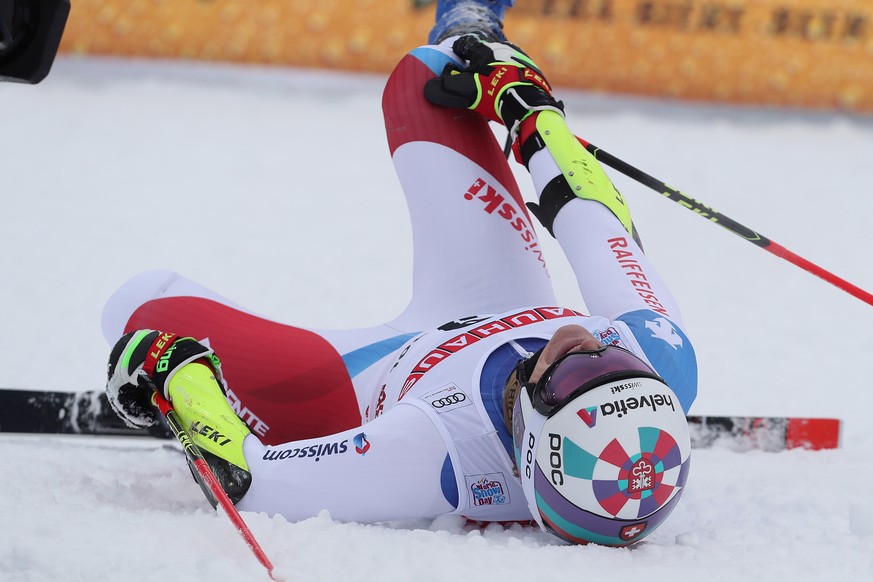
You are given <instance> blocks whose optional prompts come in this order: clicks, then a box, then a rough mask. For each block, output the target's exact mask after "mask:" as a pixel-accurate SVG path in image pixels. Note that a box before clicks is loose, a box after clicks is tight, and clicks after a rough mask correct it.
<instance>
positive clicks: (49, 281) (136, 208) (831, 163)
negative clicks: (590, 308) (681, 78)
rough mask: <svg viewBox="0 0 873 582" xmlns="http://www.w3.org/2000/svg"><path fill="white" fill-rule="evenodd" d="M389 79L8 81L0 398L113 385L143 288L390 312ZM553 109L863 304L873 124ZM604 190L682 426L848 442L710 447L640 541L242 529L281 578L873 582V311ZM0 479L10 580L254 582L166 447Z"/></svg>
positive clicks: (245, 72)
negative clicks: (844, 285)
mask: <svg viewBox="0 0 873 582" xmlns="http://www.w3.org/2000/svg"><path fill="white" fill-rule="evenodd" d="M384 80H385V77H384V76H379V75H373V76H359V75H349V74H337V73H324V72H316V71H303V70H288V69H263V68H255V67H235V66H219V65H208V64H202V63H186V62H174V63H168V62H143V61H126V60H110V59H96V58H71V57H61V58H59V59H58V61H57V62H56V64H55V67H54V69H53V70H52V72H51V74H50V75H49V77H48V79H47V80H46V81H45V82H44V83H43V84H41V85H38V86H35V87H32V86H21V85H12V84H8V83H4V84H2V85H0V111H2V113H3V122H2V137H3V138H2V139H0V172H2V173H0V196H2V201H3V210H2V213H0V249H2V250H0V273H2V278H0V281H2V282H0V329H2V334H0V386H4V387H18V388H31V389H50V390H80V389H92V388H98V387H102V385H103V384H104V382H105V378H104V373H105V372H104V370H105V360H106V356H107V354H108V351H109V346H108V345H107V344H106V341H105V340H104V338H103V337H102V335H101V331H100V313H101V310H102V307H103V303H104V301H105V300H106V299H107V298H108V297H109V296H110V294H111V293H112V292H113V291H114V290H115V289H116V288H117V287H118V286H119V285H121V283H122V282H124V281H125V280H126V279H127V278H129V277H131V276H133V275H135V274H137V273H139V272H141V271H145V270H149V269H155V268H167V269H172V270H175V271H177V272H179V273H181V274H183V275H184V276H186V277H188V278H190V279H192V280H194V281H197V282H199V283H202V284H204V285H205V286H207V287H209V288H211V289H213V290H215V291H217V292H218V293H220V294H222V295H224V296H225V297H229V298H231V299H232V300H234V301H235V302H237V303H238V304H241V305H244V306H246V307H247V308H249V309H250V310H252V311H254V312H257V313H260V314H263V315H265V316H268V317H270V318H273V319H276V320H278V321H282V322H286V323H290V324H297V325H303V326H312V327H320V328H328V327H336V328H343V327H361V326H369V325H374V324H377V323H381V322H383V321H385V320H388V319H390V318H392V317H393V316H395V315H396V314H397V313H398V312H399V311H400V310H401V309H402V308H403V306H404V305H405V303H406V302H407V301H408V299H409V297H410V293H411V281H410V275H411V249H410V240H411V232H410V228H409V225H408V224H407V215H406V209H405V206H404V202H403V196H402V193H401V192H400V189H399V187H398V185H397V183H396V180H395V177H394V174H393V169H392V166H391V163H390V159H389V156H388V150H387V145H386V140H385V137H384V134H383V132H382V117H381V112H380V97H381V89H382V86H383V84H384ZM557 92H558V94H559V96H560V97H561V98H563V100H564V102H565V103H566V106H567V113H568V118H569V120H570V123H571V126H572V127H573V128H574V129H575V130H576V131H577V133H579V134H580V135H581V136H583V137H585V138H586V139H588V140H589V141H591V142H593V143H595V144H597V145H599V146H601V147H602V148H604V149H606V150H607V151H609V152H611V153H613V154H615V155H618V156H619V157H621V158H623V159H625V160H627V161H628V162H630V163H631V164H634V165H636V166H638V167H639V168H641V169H643V170H645V171H647V172H649V173H650V174H653V175H654V176H657V177H658V178H660V179H663V180H665V181H666V182H668V183H669V184H671V185H674V186H675V187H678V188H680V189H682V190H683V191H685V192H687V193H688V194H689V195H690V196H692V197H694V198H697V199H699V200H700V201H702V202H704V203H705V204H708V205H709V206H711V207H713V208H715V209H717V210H719V211H721V212H722V213H724V214H726V215H727V216H730V217H732V218H734V219H736V220H738V221H739V222H741V223H743V224H746V225H747V226H749V227H751V228H753V229H756V230H758V231H759V232H761V233H762V234H764V235H765V236H767V237H769V238H771V239H772V240H774V241H776V242H778V243H780V244H782V245H784V246H785V247H787V248H789V249H791V250H792V251H794V252H796V253H798V254H799V255H801V256H803V257H805V258H807V259H809V260H811V261H812V262H813V263H816V264H818V265H820V266H822V267H824V268H826V269H828V270H830V271H832V272H834V273H836V274H838V275H840V276H842V277H844V278H846V279H848V280H850V281H851V282H853V283H854V284H856V285H858V286H860V287H862V288H864V289H867V290H873V263H871V260H870V249H871V245H873V233H871V229H870V224H871V218H870V212H871V210H873V198H871V195H873V163H871V160H873V121H871V120H870V119H862V118H857V117H848V116H843V115H840V114H831V113H811V112H797V111H776V110H767V109H735V108H728V107H720V106H719V107H717V106H706V105H699V104H688V103H679V102H661V101H647V100H641V99H628V98H617V97H611V96H606V95H595V94H591V93H586V92H579V91H570V90H567V89H562V88H558V89H557ZM610 173H611V175H612V176H613V177H614V178H615V181H616V183H617V184H618V186H619V188H620V189H621V190H622V192H623V193H624V194H625V196H626V198H627V199H628V200H629V202H630V204H631V208H632V210H633V212H634V218H635V222H636V224H637V226H638V227H639V229H640V231H641V233H642V235H643V241H644V244H645V247H646V250H647V253H648V254H649V256H650V257H651V258H652V259H653V261H654V262H655V264H656V266H657V267H658V268H659V270H660V271H661V273H662V274H663V276H664V278H665V279H666V280H667V282H668V283H669V284H670V285H671V287H672V289H673V291H674V293H675V295H676V296H677V298H678V300H679V302H680V304H681V305H682V307H683V316H684V319H685V322H686V324H687V327H688V330H689V335H690V336H691V337H692V338H693V339H694V341H695V345H696V348H697V353H698V355H699V361H700V396H699V398H698V400H697V402H696V404H695V405H694V408H693V410H692V412H693V413H696V414H745V415H794V416H816V417H837V418H840V419H842V420H843V421H844V430H843V434H842V443H841V446H840V448H839V449H838V450H833V451H821V452H811V451H801V450H794V451H788V452H782V453H763V452H747V453H737V452H733V451H730V450H727V449H725V448H716V449H712V450H700V451H697V452H696V453H695V456H694V463H693V469H692V473H691V477H690V479H689V484H688V489H687V492H686V493H685V496H684V498H683V500H682V502H681V503H680V505H679V507H678V508H677V509H676V511H675V512H674V514H673V515H672V516H671V518H670V519H669V520H668V521H667V522H666V524H665V525H664V526H662V527H661V529H659V530H658V531H656V532H655V533H654V534H653V535H651V536H650V537H648V538H647V539H646V540H645V541H644V542H642V543H640V544H638V545H637V546H634V547H632V548H630V549H611V548H604V547H596V546H589V547H569V546H560V545H557V544H555V543H553V542H552V541H550V540H549V539H548V538H547V537H546V536H545V535H544V534H542V533H540V532H538V531H537V530H535V529H532V528H521V527H519V526H513V527H509V528H503V527H501V526H497V525H492V526H489V527H488V528H485V529H482V530H480V529H476V528H471V527H469V526H466V525H465V524H464V523H463V522H461V521H459V520H457V519H454V518H440V519H437V520H436V521H434V522H432V523H431V522H426V523H425V522H422V523H403V524H378V525H362V524H348V523H339V522H336V521H333V520H332V519H331V518H330V516H329V514H327V513H322V514H321V515H319V516H317V517H313V518H312V519H309V520H307V521H304V522H301V523H289V522H287V521H285V520H284V519H282V518H280V517H272V518H271V517H268V516H267V515H263V514H250V513H246V514H244V518H245V519H246V521H247V523H248V524H249V525H250V527H251V528H252V530H253V531H254V534H255V536H256V537H257V538H258V540H259V541H260V543H261V545H262V546H263V548H264V550H265V551H266V553H267V555H268V556H269V557H270V559H271V560H272V562H273V564H274V565H275V568H276V576H277V578H284V579H286V580H295V581H300V580H379V581H384V580H428V581H430V580H451V581H456V580H461V579H464V580H467V579H473V580H502V581H509V580H533V579H545V578H547V577H548V578H549V579H561V578H566V579H569V578H570V577H571V576H572V577H574V578H585V579H592V580H628V579H637V578H642V579H652V580H700V579H707V580H712V581H718V580H731V581H734V580H743V579H762V580H772V579H776V578H777V577H778V578H783V579H791V580H792V581H793V582H804V581H818V580H823V579H832V580H861V579H867V580H870V579H873V500H871V499H873V498H871V496H870V493H869V492H868V491H867V488H868V486H869V484H870V483H871V482H873V463H871V461H873V435H871V432H870V428H869V427H870V420H869V419H870V414H871V409H873V383H871V379H870V376H869V375H868V373H867V367H868V365H869V363H870V361H871V356H870V349H871V347H873V306H871V305H867V304H865V303H863V302H861V301H859V300H858V299H856V298H854V297H852V296H850V295H849V294H847V293H845V292H843V291H841V290H839V289H837V288H835V287H833V286H832V285H830V284H828V283H826V282H824V281H822V280H820V279H818V278H816V277H814V276H812V275H810V274H808V273H806V272H804V271H802V270H801V269H799V268H797V267H795V266H794V265H791V264H789V263H788V262H786V261H784V260H781V259H779V258H777V257H775V256H773V255H772V254H770V253H767V252H764V251H762V250H761V249H760V248H757V247H755V246H754V245H752V244H749V243H748V242H746V241H743V240H742V239H740V238H739V237H737V236H735V235H733V234H731V233H729V232H728V231H726V230H724V229H721V228H719V227H718V226H717V225H715V224H712V223H710V222H709V221H707V220H703V219H701V218H700V217H698V216H694V214H693V213H692V212H689V211H687V210H686V209H683V208H682V207H680V206H679V205H677V204H674V203H673V202H670V201H669V200H667V199H665V198H663V197H661V196H659V195H657V194H656V193H654V192H652V191H649V190H647V189H645V188H644V187H642V186H640V185H638V184H636V183H634V182H632V181H629V180H628V179H625V178H623V177H621V176H620V175H618V174H616V173H615V172H610ZM518 176H519V180H520V183H521V185H522V188H523V190H524V191H525V193H526V195H527V196H528V198H531V197H532V191H531V187H530V185H529V183H528V182H527V181H526V180H525V174H524V172H523V171H519V172H518ZM540 235H541V240H542V243H543V245H544V246H546V250H547V253H548V254H547V259H548V260H549V262H550V270H551V273H552V277H553V279H554V283H555V286H556V289H557V293H558V296H559V298H560V299H561V300H562V301H563V302H564V303H565V304H567V305H569V306H571V307H577V308H581V309H584V306H583V304H582V302H581V298H580V297H579V296H578V292H576V291H575V290H574V279H573V277H572V275H571V273H570V271H569V269H568V267H567V265H566V263H565V262H563V259H562V257H561V255H560V252H559V249H558V247H557V246H556V245H555V243H554V242H553V241H552V240H551V239H550V238H549V237H548V235H547V233H544V232H541V233H540ZM0 467H2V471H3V478H2V480H0V516H2V527H0V579H2V580H4V581H5V580H10V581H41V580H53V581H54V580H65V581H88V582H90V581H92V580H104V579H107V580H108V579H112V580H116V581H128V580H130V581H133V580H166V579H179V580H194V579H221V580H266V579H267V575H266V571H265V570H264V568H263V567H262V566H261V565H260V564H259V563H258V562H257V561H256V560H255V558H254V557H253V555H252V554H251V553H250V551H249V549H248V548H247V547H246V546H245V544H244V543H243V541H242V539H241V538H240V537H239V536H238V535H237V533H236V532H235V531H234V529H233V527H232V526H231V525H230V524H229V522H228V521H227V520H226V519H225V518H224V517H223V516H221V515H219V514H216V513H215V512H214V511H212V509H211V508H210V507H209V506H208V504H207V503H206V501H205V500H204V499H203V496H202V494H201V492H200V490H199V488H198V487H197V486H196V484H195V483H194V481H193V480H192V479H191V476H190V473H189V471H188V468H187V467H186V465H185V463H184V459H183V456H182V455H181V454H180V453H179V451H178V450H177V449H176V448H174V447H172V446H170V445H168V444H167V443H166V442H159V441H154V440H150V439H107V438H91V437H53V436H37V437H34V436H18V435H8V434H4V435H0ZM354 493H355V492H354V490H353V489H352V488H350V490H349V495H354Z"/></svg>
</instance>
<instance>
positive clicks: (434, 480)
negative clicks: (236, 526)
mask: <svg viewBox="0 0 873 582" xmlns="http://www.w3.org/2000/svg"><path fill="white" fill-rule="evenodd" d="M243 450H244V453H245V458H246V461H247V463H248V466H249V470H250V472H251V474H252V484H251V487H250V488H249V491H248V493H246V495H245V497H243V499H242V501H240V502H239V503H238V504H237V508H239V509H240V510H243V511H263V512H267V513H269V514H274V513H278V514H281V515H283V516H284V517H286V518H287V519H289V520H292V521H293V520H300V519H305V518H308V517H313V516H315V515H318V513H319V512H320V511H321V510H323V509H327V510H329V511H330V514H331V516H332V517H333V518H334V519H339V520H344V521H359V522H378V521H390V520H402V519H413V518H433V517H436V516H437V515H440V514H444V513H448V512H451V511H452V510H454V509H455V508H456V507H457V500H458V491H457V484H456V481H455V478H454V473H452V470H451V462H449V460H448V459H449V457H448V453H447V451H446V447H445V444H444V441H443V438H442V437H441V436H440V433H439V431H438V430H437V429H436V428H435V427H434V425H433V424H432V422H431V421H430V420H429V419H428V418H427V416H425V414H424V413H423V412H422V411H420V410H418V409H417V408H415V407H413V406H398V407H396V408H393V409H391V410H390V411H388V412H387V413H386V414H385V415H383V416H380V417H379V418H377V419H376V420H374V421H372V422H369V423H367V424H366V425H365V426H364V427H361V428H357V429H353V430H348V431H344V432H342V433H339V434H335V435H330V436H326V437H322V438H319V439H312V440H306V441H297V442H290V443H286V444H283V445H280V446H275V447H270V446H263V445H261V444H260V443H259V442H258V441H257V440H256V439H254V438H252V437H248V438H247V439H246V441H245V443H244V449H243Z"/></svg>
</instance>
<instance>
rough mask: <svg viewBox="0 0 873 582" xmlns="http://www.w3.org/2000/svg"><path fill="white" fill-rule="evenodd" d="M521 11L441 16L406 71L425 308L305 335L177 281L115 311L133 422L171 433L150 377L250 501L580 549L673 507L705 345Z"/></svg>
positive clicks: (400, 107)
mask: <svg viewBox="0 0 873 582" xmlns="http://www.w3.org/2000/svg"><path fill="white" fill-rule="evenodd" d="M503 1H505V0H503ZM504 8H505V7H504V6H502V5H501V2H500V1H496V2H487V1H479V2H472V3H471V2H445V3H440V4H439V5H438V8H437V17H438V18H437V26H436V27H435V29H434V31H433V33H432V35H431V39H432V41H435V42H434V44H432V45H429V46H424V47H420V48H417V49H415V50H413V51H412V52H411V53H410V54H408V55H406V56H405V57H404V58H403V59H402V60H401V62H400V64H399V65H398V66H397V68H396V69H395V70H394V72H393V74H392V75H391V77H390V78H389V80H388V83H387V87H386V89H385V93H384V99H383V109H384V115H385V125H386V130H387V133H388V142H389V147H390V150H391V154H392V157H393V161H394V164H395V168H396V171H397V174H398V176H399V178H400V182H401V185H402V187H403V190H404V192H405V195H406V198H407V202H408V205H409V210H410V215H411V219H412V223H413V233H414V272H413V276H414V293H413V299H412V301H411V303H410V305H409V306H408V307H407V309H406V310H405V311H404V312H403V313H402V314H401V315H400V316H399V317H397V318H396V319H395V320H393V321H391V322H389V323H387V324H385V325H382V326H378V327H375V328H369V329H358V330H345V331H336V330H333V331H313V330H304V329H300V328H295V327H290V326H286V325H282V324H279V323H276V322H272V321H269V320H266V319H263V318H259V317H257V316H255V315H252V314H250V313H248V312H246V311H244V310H242V309H239V308H237V307H234V306H232V305H231V304H230V302H229V301H227V300H225V299H223V298H221V297H219V296H218V295H216V294H215V293H212V292H210V291H209V290H207V289H205V288H203V287H200V286H198V285H196V284H194V283H192V282H190V281H187V280H185V279H183V278H181V277H179V276H178V275H176V274H174V273H170V272H151V273H146V274H143V275H140V276H138V277H136V278H134V279H133V280H131V281H130V282H128V283H127V284H125V286H123V287H122V288H121V289H120V290H119V291H118V292H117V293H116V294H115V295H114V296H113V297H112V299H111V300H110V301H109V303H108V305H107V308H106V311H105V313H104V323H103V325H104V331H105V333H106V335H107V337H108V338H109V339H110V341H116V340H117V343H116V344H115V347H114V348H113V350H112V354H111V356H110V360H109V381H108V384H107V391H108V394H109V398H110V401H111V402H112V403H113V406H114V407H115V409H116V411H117V412H118V414H119V415H120V416H121V417H122V418H123V419H124V420H125V421H126V422H127V423H129V424H130V425H132V426H135V427H147V426H149V425H151V424H153V423H155V422H156V421H157V415H156V414H155V411H154V408H153V407H152V406H151V405H150V394H151V391H150V390H149V389H148V382H147V381H146V378H145V377H147V378H148V379H149V380H150V381H151V382H153V385H155V386H156V387H157V388H158V389H159V390H161V391H162V392H163V394H164V396H165V397H166V398H167V399H168V400H169V401H171V402H172V404H173V406H174V407H175V409H176V411H177V412H178V414H179V415H180V417H181V418H182V419H183V421H184V422H185V424H186V427H187V428H188V430H189V432H190V434H191V435H192V437H193V440H194V442H195V443H196V444H197V445H198V446H200V447H201V448H202V449H203V450H204V451H205V455H206V457H207V459H208V461H209V464H210V466H211V467H212V469H213V470H214V471H215V473H216V474H217V476H218V478H219V481H220V482H221V483H222V485H223V487H224V488H225V490H226V491H227V493H228V494H229V496H230V497H231V499H232V500H233V501H234V503H236V505H237V507H238V509H240V510H244V511H258V512H261V511H263V512H266V513H269V514H274V513H278V514H282V515H283V516H285V517H286V518H287V519H289V520H299V519H304V518H307V517H311V516H314V515H317V514H318V512H319V511H320V510H322V509H328V510H329V511H330V514H331V516H332V517H333V518H335V519H339V520H348V521H357V522H378V521H389V520H403V519H411V518H434V517H436V516H438V515H441V514H457V515H461V516H465V517H467V518H469V519H473V520H482V521H513V520H525V521H527V520H530V519H531V518H533V519H534V520H536V522H537V523H538V524H539V525H540V526H541V527H542V528H543V529H544V530H546V531H548V532H550V533H552V534H554V535H555V536H557V537H558V538H560V539H562V540H566V541H569V542H575V543H587V542H595V543H599V544H608V545H625V544H628V543H631V542H633V541H636V540H639V539H641V538H642V537H643V536H645V535H647V534H649V533H651V532H652V531H653V530H654V529H655V528H656V527H657V526H658V525H659V524H660V523H661V522H662V521H663V520H664V519H665V518H666V517H667V515H668V514H669V513H670V511H671V510H672V509H673V507H674V506H675V505H676V503H677V502H678V500H679V498H680V496H681V493H682V489H683V486H684V484H685V480H686V478H687V476H688V470H689V465H690V461H689V456H690V444H689V436H688V428H687V425H686V421H685V413H686V412H687V411H688V408H689V407H690V406H691V403H692V402H693V400H694V398H695V395H696V383H697V369H696V361H695V356H694V351H693V348H692V346H691V344H690V342H689V340H688V338H687V337H686V335H685V332H684V330H683V326H682V321H681V318H680V315H679V309H678V307H677V305H676V303H675V301H674V298H673V297H672V296H671V294H670V292H669V290H668V289H667V287H666V286H665V285H664V283H663V281H662V280H661V278H660V277H659V276H658V274H657V273H656V272H655V269H654V268H653V267H652V265H651V264H650V262H649V261H648V259H647V258H646V256H645V255H644V254H643V252H642V250H641V248H640V246H639V244H638V242H636V240H635V239H636V236H635V234H636V233H635V230H634V228H633V225H632V223H631V218H630V214H629V211H628V208H627V207H626V205H625V202H624V200H623V199H622V197H621V195H620V194H619V193H618V192H617V191H616V189H615V188H614V186H613V185H612V183H611V182H610V180H609V179H608V178H607V177H606V175H605V174H604V172H603V170H602V169H601V167H600V165H599V164H598V163H597V161H595V159H594V158H593V157H592V156H591V155H590V154H589V153H587V152H586V151H585V149H584V148H583V147H582V146H581V145H579V143H578V142H577V140H576V139H575V138H574V136H573V134H572V133H570V131H569V130H568V128H567V126H566V124H565V121H564V117H563V112H562V107H563V106H562V104H561V103H560V102H558V101H556V100H555V99H554V98H553V97H552V95H551V90H550V88H549V85H548V84H547V83H546V81H545V79H544V78H543V76H542V74H541V73H540V71H539V70H538V69H537V67H536V66H535V65H534V63H532V62H531V60H529V58H528V57H527V56H526V55H524V54H523V53H521V52H520V51H519V50H517V48H516V47H514V46H512V45H509V44H507V43H506V41H505V38H504V37H503V34H502V24H501V18H502V14H503V11H504ZM471 14H472V15H473V17H471ZM468 33H473V34H472V35H471V34H468ZM447 65H449V66H447ZM486 120H490V121H496V122H498V123H503V124H504V125H505V126H506V127H507V128H508V129H509V132H510V135H511V137H512V140H513V142H512V145H513V150H514V152H515V158H516V160H518V161H520V162H521V163H523V164H524V165H525V167H527V169H528V170H529V171H530V174H531V176H532V179H533V183H534V185H535V190H536V193H537V196H538V205H537V206H535V207H534V208H532V209H533V211H534V213H535V215H536V216H537V218H538V219H539V220H540V222H542V224H543V225H544V226H545V227H546V228H547V229H548V230H549V232H550V233H552V234H553V235H554V236H555V237H556V238H557V240H558V241H559V243H560V244H561V247H562V249H563V250H564V252H565V254H566V256H567V257H568V259H569V261H570V263H571V264H572V266H573V268H574V271H575V273H576V275H577V279H578V282H579V287H580V289H581V291H582V294H583V297H584V299H585V303H586V305H587V307H588V308H589V309H590V310H591V312H592V313H596V314H598V315H590V316H589V315H584V314H582V313H579V312H578V311H575V310H572V309H568V308H562V307H556V306H555V299H554V295H553V291H552V288H551V283H550V280H549V276H548V273H547V271H546V268H545V263H544V262H543V258H542V256H541V253H540V251H539V247H538V244H537V238H536V235H535V233H534V228H533V226H532V224H531V221H530V218H529V215H528V213H527V211H526V209H525V206H524V204H523V202H522V198H521V195H520V193H519V190H518V186H517V184H516V183H515V181H514V179H513V177H512V174H511V173H510V169H509V166H508V164H507V162H506V159H505V157H504V156H503V154H502V152H501V148H500V146H499V144H498V143H497V142H496V140H495V139H494V136H493V134H492V132H491V131H490V129H489V127H488V124H487V121H486ZM494 314H497V315H494ZM456 318H459V319H456ZM131 330H138V331H131ZM152 330H174V332H175V333H177V334H179V335H174V334H173V333H164V332H160V331H152ZM125 332H127V333H125ZM122 334H124V335H122ZM183 336H185V337H183ZM119 337H120V339H119ZM193 338H208V344H207V343H206V339H204V341H203V342H198V341H196V340H195V339H193ZM213 349H215V351H216V352H218V353H220V354H221V355H222V358H223V364H224V365H223V366H222V365H221V364H220V363H219V361H218V358H217V357H216V356H215V353H213ZM225 379H226V380H227V382H225ZM362 418H363V421H364V424H363V425H362V424H361V419H362ZM241 419H242V420H241ZM244 421H245V422H244Z"/></svg>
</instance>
